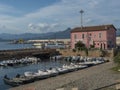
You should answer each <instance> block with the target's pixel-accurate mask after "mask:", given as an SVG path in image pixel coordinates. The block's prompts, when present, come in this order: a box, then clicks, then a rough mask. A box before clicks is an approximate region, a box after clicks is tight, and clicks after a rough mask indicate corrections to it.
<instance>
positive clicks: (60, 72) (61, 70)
mask: <svg viewBox="0 0 120 90" xmlns="http://www.w3.org/2000/svg"><path fill="white" fill-rule="evenodd" d="M57 70H58V72H59V74H64V73H67V72H69V70H68V69H67V68H57Z"/></svg>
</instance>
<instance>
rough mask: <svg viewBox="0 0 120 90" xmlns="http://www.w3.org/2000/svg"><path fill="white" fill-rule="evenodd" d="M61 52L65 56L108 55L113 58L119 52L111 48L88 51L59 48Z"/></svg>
mask: <svg viewBox="0 0 120 90" xmlns="http://www.w3.org/2000/svg"><path fill="white" fill-rule="evenodd" d="M57 51H59V53H61V54H62V55H63V56H79V55H80V56H90V57H100V56H103V57H108V58H113V57H114V56H115V55H116V54H117V52H118V51H117V50H116V49H111V50H88V53H86V52H85V51H73V50H71V49H58V50H57Z"/></svg>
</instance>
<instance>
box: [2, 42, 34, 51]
mask: <svg viewBox="0 0 120 90" xmlns="http://www.w3.org/2000/svg"><path fill="white" fill-rule="evenodd" d="M32 47H33V46H32V44H10V42H7V41H5V42H0V50H11V49H23V48H32Z"/></svg>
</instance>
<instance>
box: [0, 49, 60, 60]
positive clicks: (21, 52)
mask: <svg viewBox="0 0 120 90" xmlns="http://www.w3.org/2000/svg"><path fill="white" fill-rule="evenodd" d="M57 53H58V52H57V51H56V50H55V49H46V50H41V49H35V48H31V49H16V50H0V60H8V59H13V58H16V59H21V58H24V57H26V56H28V57H29V56H30V57H31V56H35V57H40V58H41V59H43V58H44V57H46V58H49V56H50V55H53V54H57Z"/></svg>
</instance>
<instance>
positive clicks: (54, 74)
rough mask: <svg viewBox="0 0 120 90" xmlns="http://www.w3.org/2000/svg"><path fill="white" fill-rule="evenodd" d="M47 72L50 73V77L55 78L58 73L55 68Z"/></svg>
mask: <svg viewBox="0 0 120 90" xmlns="http://www.w3.org/2000/svg"><path fill="white" fill-rule="evenodd" d="M47 72H49V73H50V76H56V75H58V73H59V72H58V71H57V69H56V68H50V69H47Z"/></svg>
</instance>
